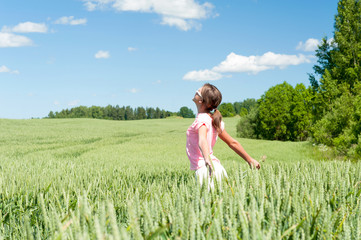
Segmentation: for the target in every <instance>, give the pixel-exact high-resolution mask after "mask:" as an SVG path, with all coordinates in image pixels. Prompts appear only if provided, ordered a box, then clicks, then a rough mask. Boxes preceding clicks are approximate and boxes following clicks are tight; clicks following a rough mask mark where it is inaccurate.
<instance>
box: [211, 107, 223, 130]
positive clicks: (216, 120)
mask: <svg viewBox="0 0 361 240" xmlns="http://www.w3.org/2000/svg"><path fill="white" fill-rule="evenodd" d="M211 118H212V120H213V121H212V126H213V127H214V128H215V129H216V130H217V132H218V133H221V132H222V129H221V122H222V114H221V112H220V111H219V110H218V109H217V108H216V109H214V113H211Z"/></svg>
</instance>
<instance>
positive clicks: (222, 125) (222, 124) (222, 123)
mask: <svg viewBox="0 0 361 240" xmlns="http://www.w3.org/2000/svg"><path fill="white" fill-rule="evenodd" d="M221 130H222V132H223V130H224V122H223V121H222V122H221Z"/></svg>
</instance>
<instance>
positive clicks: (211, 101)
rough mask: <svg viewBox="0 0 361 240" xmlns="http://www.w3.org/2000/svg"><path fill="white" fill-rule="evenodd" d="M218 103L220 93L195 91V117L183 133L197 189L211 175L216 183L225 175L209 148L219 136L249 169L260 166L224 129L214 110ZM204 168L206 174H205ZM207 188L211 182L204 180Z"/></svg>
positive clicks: (209, 86)
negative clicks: (197, 182)
mask: <svg viewBox="0 0 361 240" xmlns="http://www.w3.org/2000/svg"><path fill="white" fill-rule="evenodd" d="M221 101H222V94H221V92H220V91H219V90H218V89H217V88H216V87H215V86H213V85H212V84H209V83H206V84H204V85H203V87H201V88H200V89H198V90H197V91H196V93H195V95H194V98H193V102H194V103H195V104H196V106H197V110H198V114H197V117H196V119H195V120H194V122H193V124H192V125H191V126H190V127H189V128H188V130H187V147H186V148H187V155H188V158H189V161H190V165H191V167H190V169H191V170H194V171H195V175H196V179H197V180H198V181H199V183H200V185H202V183H203V179H205V178H207V176H208V172H209V176H212V174H214V175H215V177H216V179H217V181H219V182H220V181H221V179H222V176H223V175H224V176H225V177H227V172H226V170H225V169H224V168H223V166H222V165H221V163H220V161H219V160H218V159H217V158H216V157H215V156H214V155H213V146H214V144H215V143H216V140H217V137H218V136H219V138H220V139H222V140H223V141H224V142H225V143H227V145H228V146H229V147H230V148H231V149H232V150H233V151H235V152H236V153H237V154H238V155H239V156H241V157H242V158H243V159H244V160H246V162H247V163H248V164H249V166H250V167H251V168H257V169H259V168H260V164H259V163H258V162H257V161H256V160H254V159H253V158H251V157H250V156H249V155H248V154H247V153H246V151H245V150H244V149H243V147H242V146H241V144H240V143H239V142H238V141H237V140H235V139H233V138H232V137H231V136H230V135H228V133H227V132H226V130H225V129H224V122H223V121H222V115H221V113H220V112H219V111H218V109H217V107H218V105H219V104H220V103H221ZM207 167H208V170H207ZM208 183H209V185H208V187H213V181H211V179H210V178H208Z"/></svg>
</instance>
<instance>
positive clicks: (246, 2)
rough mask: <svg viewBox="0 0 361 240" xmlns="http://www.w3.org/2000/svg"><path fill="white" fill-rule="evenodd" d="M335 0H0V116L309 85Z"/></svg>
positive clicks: (158, 103) (178, 103)
mask: <svg viewBox="0 0 361 240" xmlns="http://www.w3.org/2000/svg"><path fill="white" fill-rule="evenodd" d="M337 2H338V1H336V0H316V1H315V0H303V1H292V0H273V1H269V0H267V1H266V0H226V1H224V0H223V1H220V0H208V1H195V0H177V1H171V0H84V1H82V0H53V1H48V0H47V1H46V0H33V1H23V0H11V1H5V0H0V86H1V87H0V118H15V119H18V118H31V117H45V116H47V115H48V113H49V112H50V111H51V110H52V111H60V110H62V109H65V108H72V107H75V106H79V105H85V106H92V105H97V106H106V105H108V104H111V105H117V104H118V105H120V106H123V105H124V106H127V105H130V106H131V107H138V106H143V107H160V108H162V109H165V110H169V111H178V110H179V109H180V108H181V107H182V106H188V107H191V108H192V109H193V110H194V111H195V107H194V106H193V102H192V101H191V99H192V97H193V95H194V92H195V90H196V89H198V88H199V87H200V86H202V85H203V84H204V83H206V82H210V83H212V84H214V85H216V86H217V87H218V88H219V89H220V90H221V92H222V94H223V102H235V101H242V100H244V99H246V98H256V99H257V98H259V97H260V96H261V95H262V94H263V93H264V92H265V91H267V89H269V88H270V87H271V86H274V85H276V84H279V83H282V82H283V81H287V82H288V83H290V84H292V85H293V86H294V85H296V84H297V83H303V84H305V85H307V86H308V85H309V81H308V76H307V73H311V72H312V66H313V65H314V64H315V61H316V58H315V57H314V50H315V48H316V46H317V43H318V42H319V41H320V40H321V39H322V37H324V36H327V37H329V38H331V37H332V36H333V31H334V29H333V25H334V16H335V14H336V13H337Z"/></svg>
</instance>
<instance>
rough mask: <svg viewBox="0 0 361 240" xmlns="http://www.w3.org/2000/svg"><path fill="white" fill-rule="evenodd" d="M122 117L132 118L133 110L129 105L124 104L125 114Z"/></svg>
mask: <svg viewBox="0 0 361 240" xmlns="http://www.w3.org/2000/svg"><path fill="white" fill-rule="evenodd" d="M124 115H125V116H124V119H125V120H134V119H135V117H134V111H133V109H132V108H131V107H130V106H126V107H125V114H124Z"/></svg>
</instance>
